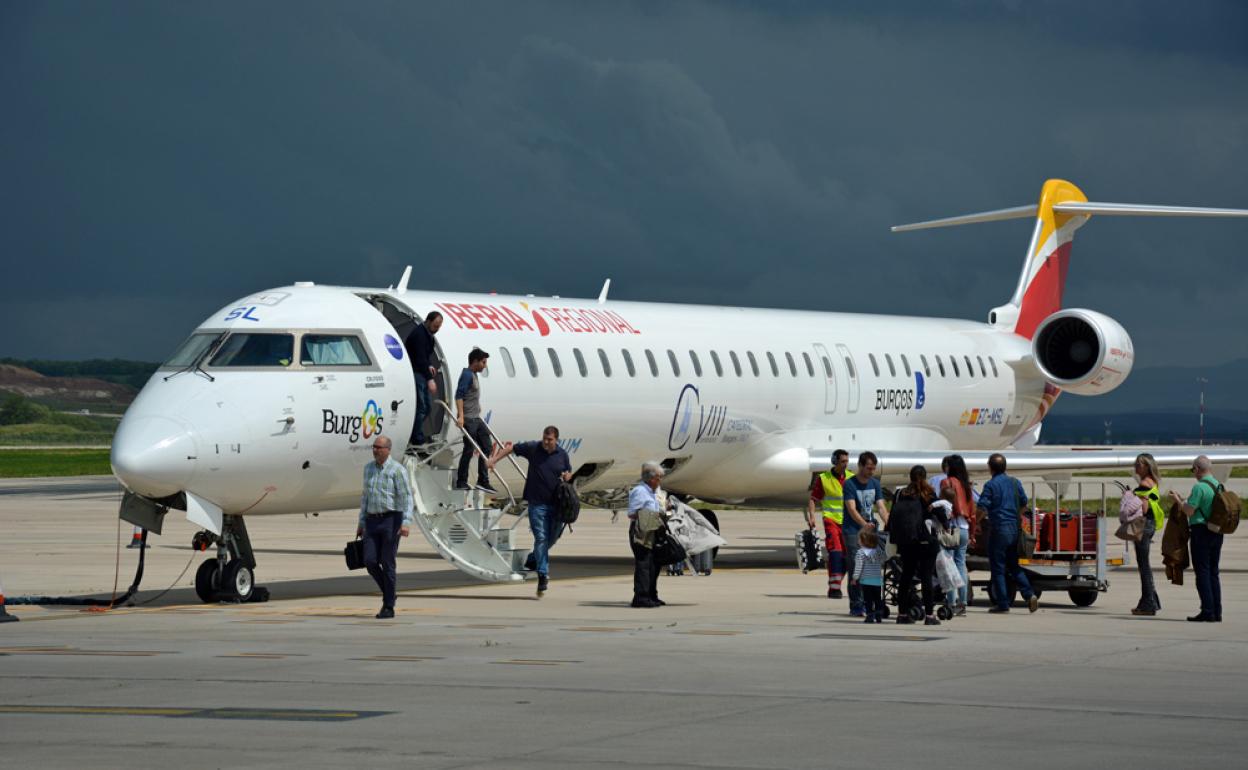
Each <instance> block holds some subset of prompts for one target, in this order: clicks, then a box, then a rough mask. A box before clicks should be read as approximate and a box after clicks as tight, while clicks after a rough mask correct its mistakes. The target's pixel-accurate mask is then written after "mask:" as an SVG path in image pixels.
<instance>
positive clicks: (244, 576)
mask: <svg viewBox="0 0 1248 770" xmlns="http://www.w3.org/2000/svg"><path fill="white" fill-rule="evenodd" d="M254 590H256V576H255V574H254V573H253V572H252V571H251V568H250V567H248V566H247V565H246V564H243V562H242V561H241V560H238V559H235V560H234V561H232V562H230V563H229V564H227V565H225V571H224V572H223V573H222V575H221V593H222V595H223V596H224V598H225V599H227V600H228V601H232V602H246V601H248V600H250V599H251V593H252V591H254Z"/></svg>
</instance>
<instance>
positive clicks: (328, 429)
mask: <svg viewBox="0 0 1248 770" xmlns="http://www.w3.org/2000/svg"><path fill="white" fill-rule="evenodd" d="M381 423H382V417H381V407H380V406H378V405H377V402H376V401H373V400H372V399H369V402H368V403H367V404H365V405H364V413H363V414H361V415H359V416H358V417H357V416H354V415H345V414H337V413H336V412H334V410H333V409H322V410H321V433H328V434H337V435H340V436H346V437H347V440H348V441H350V442H351V443H352V444H354V443H355V442H357V441H359V440H360V439H361V438H363V439H365V440H368V439H370V438H372V437H373V436H375V435H379V434H380V433H381V428H382V425H381Z"/></svg>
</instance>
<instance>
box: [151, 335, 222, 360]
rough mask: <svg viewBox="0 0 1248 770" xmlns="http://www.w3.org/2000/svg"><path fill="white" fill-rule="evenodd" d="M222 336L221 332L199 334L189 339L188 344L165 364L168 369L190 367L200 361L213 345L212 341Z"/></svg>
mask: <svg viewBox="0 0 1248 770" xmlns="http://www.w3.org/2000/svg"><path fill="white" fill-rule="evenodd" d="M220 336H221V332H206V333H205V332H198V333H196V334H192V335H191V336H190V337H187V339H186V342H183V343H182V346H181V347H179V348H178V349H177V351H176V352H174V354H173V355H172V356H170V357H169V360H168V361H166V362H165V366H166V367H175V368H182V367H184V366H190V365H191V364H193V363H195V362H196V361H198V360H199V357H200V356H202V355H203V354H204V351H206V350H207V349H208V347H209V346H210V345H211V344H212V341H213V340H215V339H216V338H217V337H220Z"/></svg>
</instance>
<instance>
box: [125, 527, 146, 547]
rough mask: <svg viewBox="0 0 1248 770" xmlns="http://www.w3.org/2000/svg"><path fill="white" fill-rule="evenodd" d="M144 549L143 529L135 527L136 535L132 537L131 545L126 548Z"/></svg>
mask: <svg viewBox="0 0 1248 770" xmlns="http://www.w3.org/2000/svg"><path fill="white" fill-rule="evenodd" d="M142 547H143V528H142V527H135V528H134V534H133V535H132V536H131V537H130V545H128V546H126V548H142Z"/></svg>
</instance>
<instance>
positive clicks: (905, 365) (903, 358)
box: [901, 353, 913, 377]
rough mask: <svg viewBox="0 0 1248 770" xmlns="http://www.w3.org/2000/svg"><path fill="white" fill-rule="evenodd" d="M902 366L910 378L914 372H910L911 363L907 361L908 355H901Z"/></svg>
mask: <svg viewBox="0 0 1248 770" xmlns="http://www.w3.org/2000/svg"><path fill="white" fill-rule="evenodd" d="M901 366H902V368H904V369H905V370H906V377H910V376H911V374H913V372H911V371H910V361H909V360H907V359H906V354H905V353H902V354H901Z"/></svg>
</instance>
